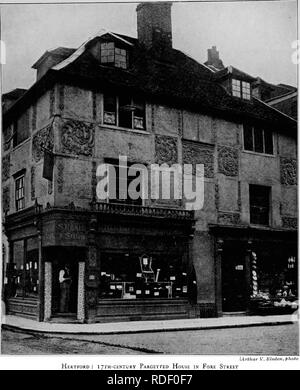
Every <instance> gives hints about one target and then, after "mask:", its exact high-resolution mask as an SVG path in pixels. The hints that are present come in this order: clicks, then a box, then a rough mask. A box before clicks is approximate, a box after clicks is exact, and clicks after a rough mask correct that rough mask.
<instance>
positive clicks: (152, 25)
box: [136, 2, 172, 49]
mask: <svg viewBox="0 0 300 390" xmlns="http://www.w3.org/2000/svg"><path fill="white" fill-rule="evenodd" d="M171 7H172V3H171V2H156V3H153V2H147V3H140V4H139V5H138V6H137V8H136V12H137V32H138V40H139V42H140V43H141V44H142V45H144V46H145V47H146V48H147V49H150V48H151V47H156V48H172V21H171Z"/></svg>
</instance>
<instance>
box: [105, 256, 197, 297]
mask: <svg viewBox="0 0 300 390" xmlns="http://www.w3.org/2000/svg"><path fill="white" fill-rule="evenodd" d="M192 286H194V284H193V285H192ZM192 286H191V283H189V282H188V277H187V270H186V266H185V264H184V263H183V259H182V258H181V257H180V256H174V255H170V254H169V253H163V254H161V255H154V256H148V255H146V254H145V255H142V256H138V255H137V254H134V253H102V254H101V271H100V287H99V298H100V299H131V300H132V299H149V298H150V299H167V298H168V299H176V298H187V296H188V293H189V296H190V291H189V290H192Z"/></svg>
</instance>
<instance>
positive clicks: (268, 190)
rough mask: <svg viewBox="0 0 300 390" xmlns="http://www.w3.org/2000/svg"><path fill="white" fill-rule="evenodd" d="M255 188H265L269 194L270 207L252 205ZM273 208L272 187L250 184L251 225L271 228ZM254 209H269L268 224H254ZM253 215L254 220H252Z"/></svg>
mask: <svg viewBox="0 0 300 390" xmlns="http://www.w3.org/2000/svg"><path fill="white" fill-rule="evenodd" d="M254 187H256V188H257V187H261V188H264V189H265V190H266V191H267V192H268V205H267V206H261V205H258V204H251V189H254ZM271 206H272V187H271V186H264V185H261V184H256V183H255V184H254V183H253V184H251V183H250V184H249V217H250V224H251V225H258V226H271V217H272V212H271V210H272V209H271ZM253 208H264V209H267V211H268V218H267V223H261V222H253V211H252V212H251V210H252V209H253ZM251 215H252V218H251Z"/></svg>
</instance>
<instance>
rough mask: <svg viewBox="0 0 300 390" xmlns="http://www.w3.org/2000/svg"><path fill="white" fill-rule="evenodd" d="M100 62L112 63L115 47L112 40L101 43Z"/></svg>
mask: <svg viewBox="0 0 300 390" xmlns="http://www.w3.org/2000/svg"><path fill="white" fill-rule="evenodd" d="M100 55H101V63H102V64H105V63H113V62H114V59H115V47H114V43H113V42H108V43H102V44H101V54H100Z"/></svg>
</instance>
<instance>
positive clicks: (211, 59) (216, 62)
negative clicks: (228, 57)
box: [205, 46, 224, 70]
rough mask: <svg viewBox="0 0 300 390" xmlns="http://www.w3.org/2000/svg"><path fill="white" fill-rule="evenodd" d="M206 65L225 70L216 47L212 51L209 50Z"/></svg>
mask: <svg viewBox="0 0 300 390" xmlns="http://www.w3.org/2000/svg"><path fill="white" fill-rule="evenodd" d="M205 65H207V66H213V67H214V68H216V69H218V70H221V69H224V65H223V62H222V60H220V58H219V52H218V50H217V48H216V46H212V48H211V49H208V50H207V61H206V62H205Z"/></svg>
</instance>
